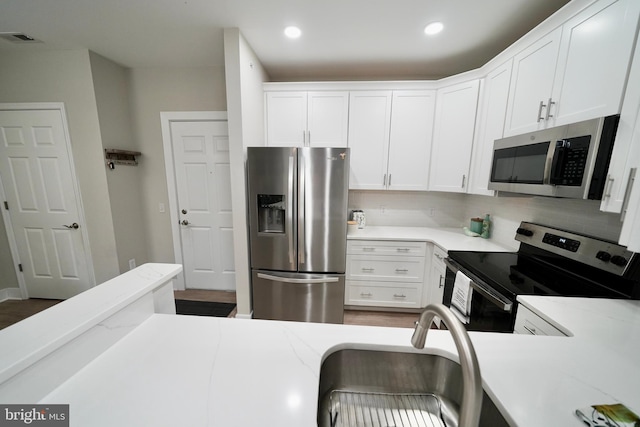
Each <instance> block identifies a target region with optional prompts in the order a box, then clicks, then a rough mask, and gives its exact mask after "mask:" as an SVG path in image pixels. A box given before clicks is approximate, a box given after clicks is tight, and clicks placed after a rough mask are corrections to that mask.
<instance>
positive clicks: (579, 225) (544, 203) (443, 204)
mask: <svg viewBox="0 0 640 427" xmlns="http://www.w3.org/2000/svg"><path fill="white" fill-rule="evenodd" d="M599 207H600V202H599V201H594V200H574V199H555V198H550V197H490V196H477V195H470V194H457V193H441V192H409V191H393V192H392V191H353V190H352V191H350V192H349V210H352V209H362V210H363V211H364V212H365V214H366V219H367V225H389V226H405V227H460V228H462V227H463V226H468V225H469V219H470V218H471V217H479V216H481V217H484V215H485V214H487V213H488V214H490V215H491V218H492V234H491V238H492V239H493V240H495V241H496V242H497V243H500V244H503V245H505V246H507V247H511V248H513V249H517V247H518V242H516V241H515V240H514V239H513V237H514V235H515V230H516V228H518V226H519V225H520V221H530V222H536V223H540V224H544V225H549V226H552V227H557V228H562V229H566V230H570V231H574V232H577V233H581V234H587V235H591V236H596V237H600V238H603V239H607V240H613V241H617V240H618V237H619V235H620V230H621V228H622V223H621V222H620V215H619V214H610V213H604V212H600V210H599ZM461 232H462V231H461Z"/></svg>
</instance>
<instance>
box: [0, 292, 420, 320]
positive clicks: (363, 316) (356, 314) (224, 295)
mask: <svg viewBox="0 0 640 427" xmlns="http://www.w3.org/2000/svg"><path fill="white" fill-rule="evenodd" d="M174 297H175V298H176V299H186V300H193V301H215V302H229V303H235V302H236V293H235V292H226V291H201V290H186V291H174ZM59 302H60V301H59V300H46V299H35V298H32V299H28V300H22V301H19V300H9V301H4V302H1V303H0V329H3V328H6V327H7V326H10V325H12V324H14V323H16V322H19V321H20V320H22V319H25V318H27V317H29V316H32V315H34V314H36V313H38V312H40V311H42V310H46V309H47V308H49V307H51V306H53V305H55V304H57V303H59ZM235 315H236V310H235V309H234V310H233V311H232V312H231V314H229V317H235ZM416 320H418V314H417V313H390V312H379V311H361V310H345V312H344V323H345V325H364V326H390V327H398V328H413V327H414V323H415V321H416Z"/></svg>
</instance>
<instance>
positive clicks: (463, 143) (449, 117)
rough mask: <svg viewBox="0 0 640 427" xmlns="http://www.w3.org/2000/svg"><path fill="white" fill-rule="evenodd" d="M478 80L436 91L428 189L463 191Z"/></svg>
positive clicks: (471, 138)
mask: <svg viewBox="0 0 640 427" xmlns="http://www.w3.org/2000/svg"><path fill="white" fill-rule="evenodd" d="M479 86H480V84H479V80H471V81H468V82H464V83H459V84H456V85H452V86H448V87H445V88H442V89H439V90H438V95H437V101H436V113H435V124H434V133H433V150H432V153H431V167H430V174H429V190H431V191H448V192H453V193H464V192H466V191H467V185H468V177H469V161H470V158H471V147H472V145H473V134H474V128H475V120H476V110H477V106H478V89H479Z"/></svg>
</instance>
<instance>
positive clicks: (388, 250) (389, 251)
mask: <svg viewBox="0 0 640 427" xmlns="http://www.w3.org/2000/svg"><path fill="white" fill-rule="evenodd" d="M426 252H427V244H426V243H425V242H397V241H382V240H348V241H347V254H352V255H358V254H369V255H389V256H393V255H396V256H407V255H408V256H424V255H425V253H426Z"/></svg>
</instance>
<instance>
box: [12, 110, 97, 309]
mask: <svg viewBox="0 0 640 427" xmlns="http://www.w3.org/2000/svg"><path fill="white" fill-rule="evenodd" d="M0 178H1V181H2V185H3V189H4V194H5V197H6V203H7V206H5V209H6V207H8V211H7V213H8V217H9V222H10V227H11V230H12V233H13V236H14V239H15V243H16V247H17V252H18V257H19V260H18V262H19V263H20V265H21V268H22V271H23V273H22V275H23V279H24V284H25V286H26V288H27V293H28V296H29V297H31V298H59V299H64V298H69V297H72V296H74V295H76V294H78V293H80V292H82V291H84V290H87V289H89V288H90V287H91V286H93V284H94V281H95V280H94V278H93V274H92V273H91V271H92V270H90V266H89V261H90V259H91V258H90V255H89V252H88V248H87V246H86V239H85V236H84V233H85V231H84V223H83V221H82V218H83V215H82V212H81V205H80V201H79V193H78V191H77V185H76V182H75V174H74V167H73V162H72V160H71V155H70V144H69V139H68V133H67V131H66V125H65V120H64V116H63V110H61V109H51V110H47V109H43V110H19V111H15V110H12V111H7V110H2V111H0ZM8 228H9V227H8Z"/></svg>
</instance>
